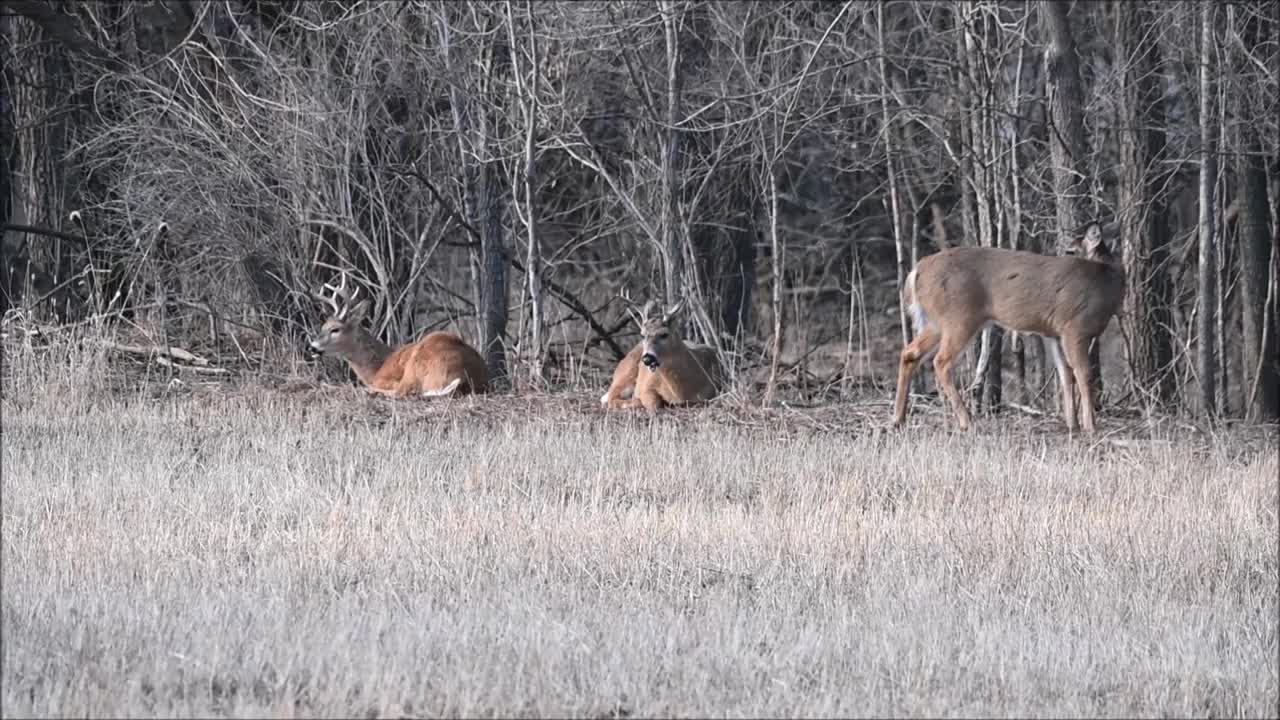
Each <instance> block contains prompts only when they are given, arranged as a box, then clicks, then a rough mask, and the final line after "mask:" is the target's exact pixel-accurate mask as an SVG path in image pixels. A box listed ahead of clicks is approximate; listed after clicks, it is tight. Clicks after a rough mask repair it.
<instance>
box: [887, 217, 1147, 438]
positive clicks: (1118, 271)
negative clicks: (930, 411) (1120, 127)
mask: <svg viewBox="0 0 1280 720" xmlns="http://www.w3.org/2000/svg"><path fill="white" fill-rule="evenodd" d="M1081 244H1083V247H1084V251H1085V256H1084V257H1065V256H1051V255H1041V254H1039V253H1032V252H1023V251H1017V250H1003V249H998V248H978V247H957V248H950V249H947V250H943V251H942V252H939V253H935V254H933V255H930V256H928V257H926V258H924V259H923V260H921V261H920V263H919V264H918V265H916V269H915V270H912V271H911V272H910V273H909V274H908V275H907V280H906V284H905V285H904V286H903V288H902V301H903V303H904V304H905V305H907V306H908V308H909V309H910V312H911V317H912V322H913V324H914V325H915V328H916V338H915V339H914V340H912V341H911V343H910V344H909V345H907V346H906V347H905V348H904V349H903V350H902V357H901V360H900V363H899V365H898V393H897V397H896V399H895V402H894V411H893V419H894V425H901V424H902V422H903V420H904V419H906V416H907V388H908V385H909V384H910V382H911V375H912V373H914V371H915V368H916V366H917V365H918V364H919V363H920V361H921V360H923V359H925V358H926V357H928V356H929V354H930V353H933V352H935V351H936V352H937V354H936V355H935V356H934V359H933V368H934V372H935V374H936V376H937V380H938V385H939V387H941V389H942V391H943V393H944V394H945V395H946V397H947V400H948V402H949V403H950V405H951V408H952V409H953V410H954V411H955V414H956V420H957V424H958V425H959V427H960V429H961V430H968V429H969V426H970V419H969V411H968V409H967V408H966V407H965V403H964V399H963V398H962V397H961V396H960V393H959V392H958V391H957V390H956V387H955V384H954V383H953V382H952V378H951V365H952V363H953V362H955V359H956V358H957V357H959V355H960V353H961V352H963V351H964V348H965V346H966V345H968V344H969V340H970V339H972V338H973V336H974V334H976V333H977V332H978V331H979V330H981V329H982V328H983V326H985V325H986V324H987V323H995V324H997V325H1000V326H1001V327H1003V328H1005V329H1008V330H1013V331H1016V332H1020V333H1027V334H1033V335H1039V336H1041V337H1042V338H1043V339H1044V344H1045V347H1047V348H1048V350H1049V353H1050V355H1051V356H1052V357H1053V363H1054V366H1055V367H1056V368H1057V370H1058V380H1059V383H1060V385H1061V389H1062V414H1063V417H1064V419H1065V420H1066V421H1067V429H1068V430H1072V431H1074V430H1075V429H1076V412H1075V397H1074V394H1073V392H1072V390H1073V388H1072V386H1073V385H1077V386H1079V388H1080V425H1081V427H1082V429H1083V430H1084V432H1086V433H1092V432H1093V431H1094V422H1093V389H1092V387H1091V386H1090V385H1089V343H1090V342H1091V341H1092V340H1093V339H1094V338H1096V337H1098V336H1099V335H1101V334H1102V331H1103V330H1105V329H1106V327H1107V323H1108V322H1110V321H1111V317H1112V316H1113V315H1115V313H1116V310H1117V309H1118V308H1119V307H1120V303H1121V301H1122V300H1123V299H1124V287H1125V276H1124V270H1123V269H1122V268H1121V267H1120V265H1119V263H1118V261H1117V259H1116V258H1115V257H1114V256H1112V254H1111V251H1110V250H1108V249H1107V246H1106V245H1105V244H1103V242H1102V231H1101V229H1100V228H1099V227H1098V226H1097V225H1096V224H1094V225H1090V226H1089V230H1088V232H1087V233H1085V236H1084V241H1083V243H1081V242H1080V240H1079V239H1078V238H1077V239H1076V240H1075V241H1074V243H1073V245H1074V246H1077V247H1078V246H1080V245H1081ZM1073 375H1074V377H1073Z"/></svg>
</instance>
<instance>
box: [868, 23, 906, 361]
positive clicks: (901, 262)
mask: <svg viewBox="0 0 1280 720" xmlns="http://www.w3.org/2000/svg"><path fill="white" fill-rule="evenodd" d="M886 9H887V8H886V6H885V5H880V6H879V7H878V8H877V12H876V37H877V40H878V42H879V45H880V52H879V56H880V84H881V87H882V88H883V90H882V92H881V95H880V111H881V114H882V122H883V123H884V139H885V140H884V142H885V145H884V164H885V172H886V173H887V174H888V178H889V213H890V215H891V216H892V218H893V247H894V250H895V253H896V260H897V263H896V266H897V271H898V326H899V328H900V329H901V330H902V346H903V347H906V346H907V344H908V343H910V342H911V323H909V322H908V318H907V306H906V305H905V304H904V303H903V302H902V286H903V285H904V284H906V281H907V273H908V272H909V268H908V267H907V262H908V260H909V255H908V250H907V247H906V242H905V238H904V237H903V235H902V211H901V209H900V208H899V202H898V178H897V173H895V172H894V170H893V145H894V143H893V139H894V133H893V116H892V115H891V114H890V113H889V87H890V80H889V68H888V64H887V62H886V61H885V56H886V55H887V53H886V52H885V46H884V14H885V11H886Z"/></svg>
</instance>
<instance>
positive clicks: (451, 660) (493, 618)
mask: <svg viewBox="0 0 1280 720" xmlns="http://www.w3.org/2000/svg"><path fill="white" fill-rule="evenodd" d="M64 355H65V356H58V357H56V358H55V359H54V361H53V362H48V361H47V359H46V360H43V361H42V360H41V359H40V358H38V357H36V356H34V355H32V354H31V353H29V352H25V351H22V350H21V349H20V348H19V349H18V350H14V349H12V348H6V356H5V358H4V361H5V367H4V373H3V374H4V397H3V429H2V435H3V517H2V522H3V525H2V530H3V548H2V549H3V578H2V579H3V606H2V610H3V619H2V626H0V630H2V631H3V658H2V660H3V675H2V677H0V700H2V701H3V715H4V716H5V717H19V716H93V717H104V716H107V717H121V716H162V717H215V716H216V717H291V716H328V717H370V718H372V717H401V716H410V717H415V716H426V717H438V716H468V717H499V716H500V717H533V716H574V717H641V716H671V715H676V716H708V717H768V716H772V717H819V716H826V717H830V716H881V717H884V716H890V715H892V716H929V717H945V716H953V717H954V716H965V717H975V716H997V717H1037V716H1039V717H1067V716H1091V717H1117V716H1149V717H1170V716H1172V717H1216V718H1222V717H1267V716H1275V715H1276V714H1277V711H1278V708H1277V703H1278V697H1280V659H1278V657H1277V653H1278V652H1280V637H1278V634H1277V614H1278V612H1280V601H1278V591H1277V583H1278V581H1280V570H1278V563H1277V537H1278V528H1277V509H1278V504H1280V481H1278V480H1277V472H1278V470H1280V469H1278V467H1277V455H1276V447H1275V442H1276V432H1275V430H1274V428H1272V429H1258V428H1255V429H1234V430H1220V431H1216V432H1213V433H1207V432H1202V431H1198V430H1196V429H1194V428H1192V427H1190V426H1188V425H1187V424H1185V423H1178V422H1173V421H1169V422H1162V423H1159V424H1155V425H1142V426H1134V427H1128V426H1124V424H1123V422H1122V421H1120V420H1118V419H1116V418H1115V417H1114V416H1110V417H1109V416H1108V414H1107V413H1106V412H1105V411H1104V412H1103V414H1102V416H1101V423H1102V426H1101V427H1102V434H1101V435H1100V436H1099V437H1096V438H1093V439H1085V438H1081V437H1074V438H1068V437H1066V436H1065V434H1064V431H1063V430H1062V426H1061V424H1060V423H1059V422H1057V421H1056V419H1054V418H1043V419H1039V418H1033V417H1028V416H1026V415H1010V416H1008V417H1005V418H1000V419H992V418H979V419H978V422H979V429H978V431H976V432H975V433H973V434H972V435H967V436H966V435H960V434H956V433H953V432H951V431H949V430H948V429H947V428H946V427H945V426H944V425H943V422H942V418H941V417H940V415H939V414H938V411H937V409H936V406H935V408H934V409H933V410H932V411H931V410H930V408H929V407H928V403H924V407H921V405H920V404H917V406H916V409H915V411H914V413H913V415H912V417H911V421H912V426H911V427H909V428H906V429H904V430H902V431H900V432H883V431H881V430H880V429H879V427H880V426H882V425H883V424H884V421H885V420H886V419H887V417H888V412H889V410H888V400H889V397H888V393H887V392H885V393H883V396H882V397H878V396H877V397H871V396H868V397H867V398H866V401H865V402H863V403H857V404H844V405H832V406H822V407H813V408H791V409H786V408H783V409H776V410H770V411H768V412H765V411H762V410H759V409H755V410H752V409H749V408H747V407H745V406H744V405H743V404H741V403H733V402H724V403H719V404H718V405H716V406H713V407H710V408H707V409H705V410H702V411H680V412H673V413H669V414H666V415H664V416H661V417H658V418H656V419H653V420H650V419H649V418H647V417H645V416H643V415H632V416H629V417H618V416H616V415H611V416H606V415H605V414H604V413H603V412H601V411H600V410H599V409H598V406H596V404H595V403H596V399H597V398H598V396H599V393H600V389H599V388H594V387H593V388H587V389H584V390H583V391H581V392H576V391H575V392H572V393H569V392H563V393H555V394H552V395H548V396H542V397H533V396H530V397H525V396H497V397H490V398H483V399H465V400H461V401H450V402H439V403H422V402H412V401H400V402H396V401H390V400H384V399H373V398H369V397H367V396H364V395H362V394H361V393H359V392H358V391H356V390H355V389H353V388H332V387H330V388H316V387H310V388H308V387H298V386H284V387H279V386H272V385H269V384H266V383H260V382H256V381H253V380H244V381H242V382H240V383H238V384H230V385H226V386H203V385H201V384H200V382H199V379H198V378H197V379H195V380H191V381H189V382H187V383H185V384H183V385H181V386H176V385H175V386H172V387H170V386H166V385H165V384H163V383H162V382H154V381H153V382H148V383H141V384H139V383H134V384H130V385H124V386H121V387H114V388H113V387H111V383H109V382H106V380H105V378H107V377H108V375H109V373H107V372H106V371H105V369H104V367H103V366H102V364H101V363H102V358H100V357H95V356H93V355H92V353H80V352H69V353H65V354H64Z"/></svg>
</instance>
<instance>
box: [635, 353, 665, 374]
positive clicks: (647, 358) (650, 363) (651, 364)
mask: <svg viewBox="0 0 1280 720" xmlns="http://www.w3.org/2000/svg"><path fill="white" fill-rule="evenodd" d="M640 362H642V363H644V366H645V367H647V368H649V369H651V370H652V369H653V368H656V367H658V366H659V365H661V364H662V363H660V362H658V356H657V355H654V354H653V353H645V354H643V355H641V356H640Z"/></svg>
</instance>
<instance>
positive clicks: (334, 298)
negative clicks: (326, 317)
mask: <svg viewBox="0 0 1280 720" xmlns="http://www.w3.org/2000/svg"><path fill="white" fill-rule="evenodd" d="M320 290H328V291H329V292H330V293H332V294H331V295H325V294H324V293H323V292H321V291H320ZM320 290H317V291H316V292H315V293H313V294H314V295H315V296H316V297H317V298H319V299H320V301H321V302H323V303H325V304H326V305H328V306H329V307H330V308H332V309H333V314H334V315H338V314H340V313H341V312H342V306H340V305H339V304H338V289H337V288H335V287H334V286H332V285H330V284H329V283H325V284H324V285H323V286H321V288H320Z"/></svg>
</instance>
